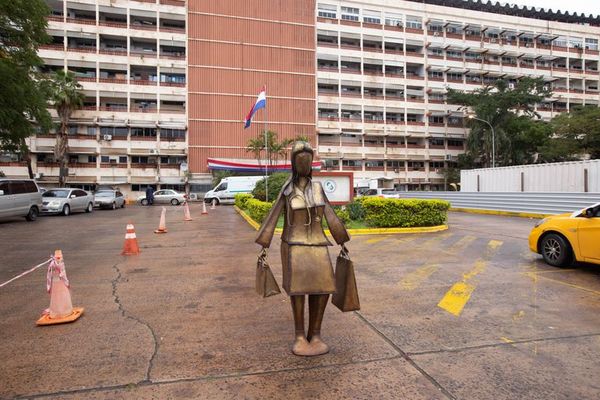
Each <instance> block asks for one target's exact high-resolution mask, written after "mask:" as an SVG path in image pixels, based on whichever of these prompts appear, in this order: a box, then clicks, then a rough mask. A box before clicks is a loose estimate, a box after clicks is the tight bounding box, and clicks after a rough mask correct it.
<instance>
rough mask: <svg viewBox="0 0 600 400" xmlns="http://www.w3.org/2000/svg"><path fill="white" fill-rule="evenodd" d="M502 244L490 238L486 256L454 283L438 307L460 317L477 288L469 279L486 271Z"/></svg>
mask: <svg viewBox="0 0 600 400" xmlns="http://www.w3.org/2000/svg"><path fill="white" fill-rule="evenodd" d="M500 246H502V242H501V241H499V240H490V241H489V242H488V245H487V249H486V254H485V258H482V259H479V260H477V261H475V265H474V266H473V268H472V269H471V270H470V271H469V272H467V273H465V274H463V279H462V281H460V282H456V283H455V284H454V285H452V287H451V288H450V290H448V292H446V294H445V295H444V297H442V299H441V300H440V302H439V303H438V307H440V308H441V309H442V310H445V311H447V312H449V313H450V314H452V315H455V316H457V317H458V316H459V315H460V314H461V313H462V310H463V309H464V307H465V305H466V304H467V302H468V301H469V299H470V298H471V295H472V294H473V291H474V290H475V285H474V284H471V283H469V281H470V280H472V279H473V278H474V277H476V276H477V275H479V274H480V273H482V272H483V271H485V269H486V267H487V264H488V260H489V259H490V258H491V257H492V256H493V255H494V254H495V253H496V251H497V250H498V249H499V248H500Z"/></svg>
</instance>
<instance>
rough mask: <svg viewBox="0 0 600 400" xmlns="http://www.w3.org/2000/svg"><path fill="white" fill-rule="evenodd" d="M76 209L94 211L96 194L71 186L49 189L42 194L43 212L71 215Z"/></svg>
mask: <svg viewBox="0 0 600 400" xmlns="http://www.w3.org/2000/svg"><path fill="white" fill-rule="evenodd" d="M75 211H85V212H87V213H91V212H92V211H94V195H93V194H90V193H88V192H86V191H85V190H81V189H71V188H57V189H49V190H46V191H45V192H44V193H43V194H42V214H62V215H71V213H72V212H75Z"/></svg>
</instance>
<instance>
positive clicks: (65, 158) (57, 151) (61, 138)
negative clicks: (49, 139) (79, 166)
mask: <svg viewBox="0 0 600 400" xmlns="http://www.w3.org/2000/svg"><path fill="white" fill-rule="evenodd" d="M58 111H59V112H58V114H59V116H60V129H59V131H58V132H57V134H56V147H55V148H54V158H56V161H57V162H58V167H59V172H58V187H65V184H66V182H67V177H68V176H69V137H68V136H67V135H68V132H67V129H68V123H69V112H68V111H66V110H58Z"/></svg>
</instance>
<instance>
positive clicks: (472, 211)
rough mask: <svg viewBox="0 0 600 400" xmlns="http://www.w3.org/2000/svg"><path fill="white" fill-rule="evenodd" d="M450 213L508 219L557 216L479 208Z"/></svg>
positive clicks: (453, 209) (458, 209) (461, 209)
mask: <svg viewBox="0 0 600 400" xmlns="http://www.w3.org/2000/svg"><path fill="white" fill-rule="evenodd" d="M450 211H458V212H464V213H469V214H484V215H502V216H506V217H520V218H536V219H538V218H546V217H549V216H551V215H555V214H536V213H525V212H517V211H499V210H482V209H479V208H454V207H451V208H450Z"/></svg>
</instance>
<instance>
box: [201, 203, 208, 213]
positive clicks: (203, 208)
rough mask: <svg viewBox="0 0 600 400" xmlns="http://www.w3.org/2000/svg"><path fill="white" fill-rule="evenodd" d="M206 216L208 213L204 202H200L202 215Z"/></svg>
mask: <svg viewBox="0 0 600 400" xmlns="http://www.w3.org/2000/svg"><path fill="white" fill-rule="evenodd" d="M206 214H208V211H206V202H205V201H203V202H202V215H206Z"/></svg>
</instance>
